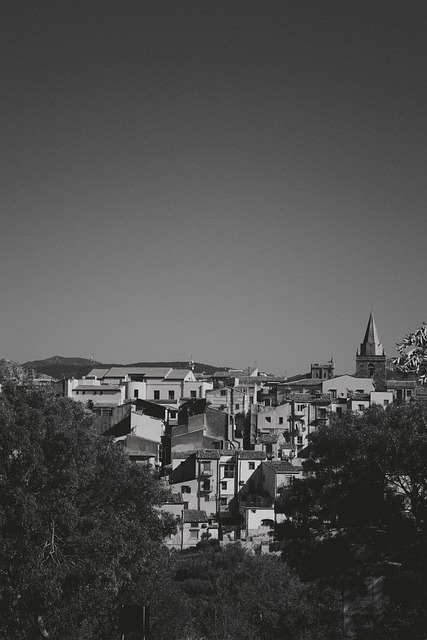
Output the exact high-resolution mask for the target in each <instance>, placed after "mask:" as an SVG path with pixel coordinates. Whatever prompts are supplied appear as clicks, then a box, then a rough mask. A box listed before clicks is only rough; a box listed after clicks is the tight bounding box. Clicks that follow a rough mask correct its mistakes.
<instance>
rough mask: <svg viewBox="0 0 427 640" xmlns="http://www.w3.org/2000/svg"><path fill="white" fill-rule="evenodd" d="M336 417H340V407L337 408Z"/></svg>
mask: <svg viewBox="0 0 427 640" xmlns="http://www.w3.org/2000/svg"><path fill="white" fill-rule="evenodd" d="M337 416H338V417H339V418H341V416H342V407H337Z"/></svg>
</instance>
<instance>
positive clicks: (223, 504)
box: [220, 498, 228, 507]
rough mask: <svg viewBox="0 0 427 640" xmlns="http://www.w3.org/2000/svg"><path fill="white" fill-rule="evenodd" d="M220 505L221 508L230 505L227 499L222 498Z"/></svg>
mask: <svg viewBox="0 0 427 640" xmlns="http://www.w3.org/2000/svg"><path fill="white" fill-rule="evenodd" d="M220 505H221V507H226V506H227V505H228V500H227V498H220Z"/></svg>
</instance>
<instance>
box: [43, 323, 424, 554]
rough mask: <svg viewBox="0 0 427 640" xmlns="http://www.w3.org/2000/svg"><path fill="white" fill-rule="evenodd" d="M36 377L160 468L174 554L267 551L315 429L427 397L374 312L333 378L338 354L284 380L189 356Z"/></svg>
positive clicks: (133, 456)
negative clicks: (390, 347) (396, 367)
mask: <svg viewBox="0 0 427 640" xmlns="http://www.w3.org/2000/svg"><path fill="white" fill-rule="evenodd" d="M391 373H393V372H392V371H391ZM37 382H38V383H39V384H43V385H49V386H50V385H51V386H52V387H53V388H54V390H55V393H56V395H57V396H65V397H68V398H72V399H73V400H74V401H76V402H79V403H83V404H84V405H85V406H86V407H87V408H88V409H90V411H91V412H92V413H93V414H94V420H95V428H96V432H97V434H99V435H103V436H106V437H110V438H111V439H113V440H114V442H115V443H116V445H117V446H118V447H121V448H122V449H123V451H124V452H125V453H126V454H127V456H128V457H129V459H130V460H133V461H136V462H138V463H142V464H148V465H151V467H152V468H153V470H155V471H156V473H157V474H158V477H159V478H160V479H161V481H162V482H163V483H164V484H165V485H167V486H168V487H169V488H170V490H171V495H172V500H171V501H170V502H169V503H168V504H164V505H163V509H164V510H166V511H168V512H170V513H171V514H173V515H174V516H176V517H177V519H178V520H179V522H180V527H179V530H178V532H177V533H176V534H175V535H173V536H171V537H170V539H168V540H167V541H166V543H167V545H168V546H169V547H170V548H175V549H185V548H189V547H194V546H195V545H196V544H197V543H198V542H200V541H201V540H202V539H219V540H220V541H225V542H230V541H232V540H240V541H242V543H245V544H246V545H247V546H248V548H254V546H261V548H263V549H264V550H268V544H269V542H270V541H271V532H272V528H273V527H274V524H277V521H278V518H280V517H283V516H282V515H281V514H276V510H275V502H276V499H277V497H278V496H279V495H280V493H281V491H282V490H283V488H286V487H289V486H291V485H292V483H293V482H294V480H295V479H296V478H303V477H304V475H305V472H304V469H303V462H304V459H305V456H306V452H307V445H308V443H309V439H310V435H311V434H312V433H313V432H315V431H316V430H317V429H318V427H319V425H325V424H328V423H329V421H330V420H331V418H332V417H333V416H336V417H342V416H343V415H344V414H346V413H347V412H352V413H353V414H355V415H362V414H363V412H364V411H366V409H367V408H368V407H372V406H373V405H377V406H380V407H384V408H385V407H387V406H389V405H391V404H393V403H399V404H401V403H406V402H409V401H411V400H419V399H421V400H427V389H426V387H425V386H423V385H421V384H419V383H418V382H416V381H415V380H414V379H406V380H402V379H393V377H392V376H390V370H388V368H387V360H386V352H385V350H384V348H383V346H382V344H381V342H380V339H379V334H378V331H377V327H376V324H375V319H374V316H373V313H371V314H370V316H369V319H368V323H367V326H366V331H365V333H364V335H363V337H362V341H361V343H360V346H359V348H358V349H357V350H356V358H355V371H354V373H351V374H341V375H339V374H337V373H336V371H335V365H334V361H333V359H331V360H329V361H327V362H325V363H311V366H310V372H309V374H308V375H303V374H302V375H297V376H293V377H292V378H289V379H287V378H284V377H277V376H274V375H269V374H266V373H263V372H261V371H259V370H258V368H252V369H251V368H248V369H246V370H235V369H229V370H220V371H216V372H215V373H213V374H209V375H208V374H204V373H200V374H199V373H194V363H193V362H190V363H189V366H188V368H186V369H175V368H172V367H171V368H168V367H126V366H115V367H112V368H93V369H92V370H91V371H90V372H89V373H88V374H87V375H86V376H84V377H82V378H70V379H62V380H54V379H52V378H49V377H48V376H42V377H39V378H38V380H37Z"/></svg>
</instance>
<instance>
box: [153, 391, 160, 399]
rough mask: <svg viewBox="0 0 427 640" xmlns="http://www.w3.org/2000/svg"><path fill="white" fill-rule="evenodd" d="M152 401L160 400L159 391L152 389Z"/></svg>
mask: <svg viewBox="0 0 427 640" xmlns="http://www.w3.org/2000/svg"><path fill="white" fill-rule="evenodd" d="M154 400H160V391H159V390H158V389H154Z"/></svg>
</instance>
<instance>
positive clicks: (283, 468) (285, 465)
mask: <svg viewBox="0 0 427 640" xmlns="http://www.w3.org/2000/svg"><path fill="white" fill-rule="evenodd" d="M264 464H265V465H266V466H267V467H269V468H270V469H273V470H274V471H275V472H276V473H299V472H300V471H302V467H297V466H294V465H293V464H291V463H290V462H286V460H270V461H268V462H264Z"/></svg>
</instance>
